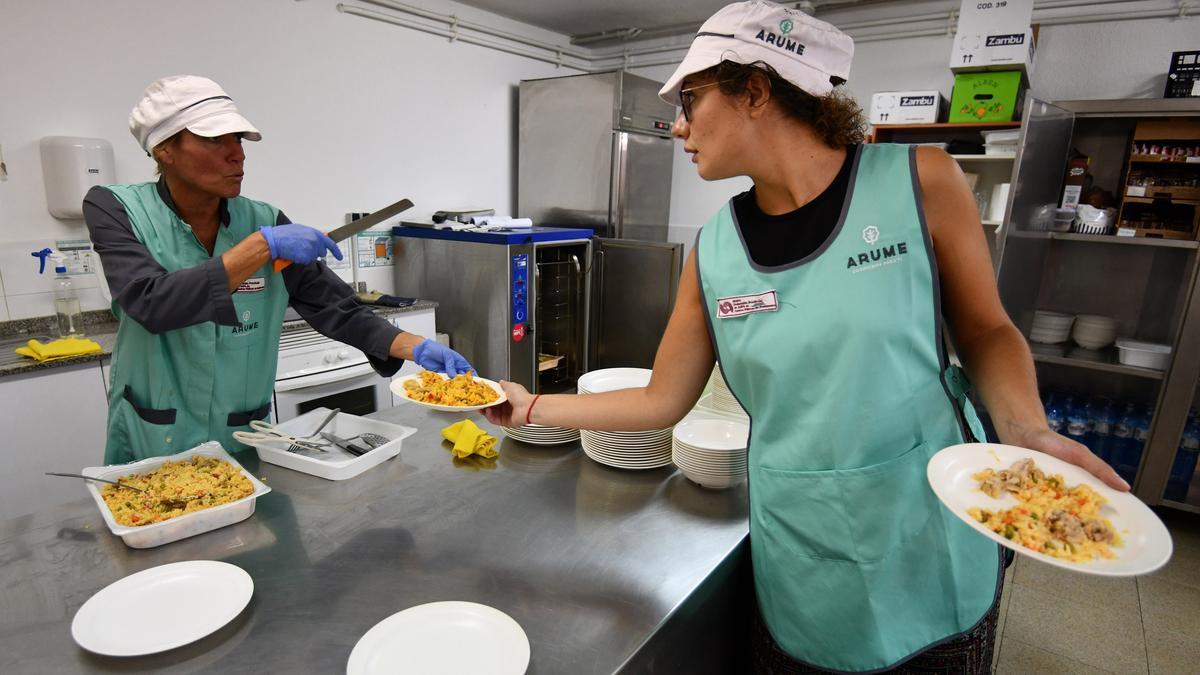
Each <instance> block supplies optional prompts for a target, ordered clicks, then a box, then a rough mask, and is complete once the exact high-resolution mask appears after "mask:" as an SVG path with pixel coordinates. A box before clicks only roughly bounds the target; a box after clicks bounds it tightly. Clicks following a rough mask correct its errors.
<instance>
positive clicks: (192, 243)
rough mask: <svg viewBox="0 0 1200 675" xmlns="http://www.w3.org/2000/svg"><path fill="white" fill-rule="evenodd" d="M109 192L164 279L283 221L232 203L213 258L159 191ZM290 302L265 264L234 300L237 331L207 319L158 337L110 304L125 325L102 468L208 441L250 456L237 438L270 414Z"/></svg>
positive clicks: (116, 355)
mask: <svg viewBox="0 0 1200 675" xmlns="http://www.w3.org/2000/svg"><path fill="white" fill-rule="evenodd" d="M106 188H107V189H108V190H109V191H111V192H112V193H113V194H114V195H116V197H117V199H118V200H120V202H121V204H123V205H124V206H125V212H126V213H127V214H128V215H129V222H130V224H131V225H132V226H133V232H134V234H135V235H136V236H137V238H138V240H139V241H141V242H142V243H143V244H144V245H145V246H146V248H147V249H148V250H149V251H150V254H151V255H152V256H154V259H155V260H156V261H157V262H158V264H159V265H162V266H163V267H164V268H165V269H166V270H167V272H176V271H178V270H182V269H186V268H189V267H195V266H197V265H200V264H203V263H204V262H206V261H208V260H209V259H210V258H211V257H212V256H219V255H221V254H222V253H224V252H225V251H228V250H229V249H230V248H233V246H235V245H236V244H237V243H238V242H240V241H242V240H243V239H245V238H246V237H248V236H250V235H251V234H253V233H254V232H255V231H256V230H257V229H258V228H259V227H260V226H262V225H274V224H275V219H276V217H277V216H278V210H277V209H275V208H274V207H272V206H271V205H269V204H265V203H262V202H256V201H253V200H250V199H246V198H244V197H235V198H233V199H229V200H227V202H226V203H227V205H228V209H229V218H230V221H229V226H228V227H224V226H222V227H219V228H217V241H216V245H215V247H214V248H213V253H212V255H211V256H210V255H209V253H208V251H207V250H206V249H205V248H204V246H203V245H202V244H201V243H200V240H199V239H197V238H196V235H195V234H194V233H193V232H192V228H191V226H189V225H188V224H187V223H185V222H183V220H181V219H180V218H179V216H178V215H177V214H176V213H175V212H174V211H172V210H171V208H170V207H168V206H167V205H166V204H165V203H164V202H163V200H162V199H161V198H160V197H159V195H158V188H157V186H156V185H155V184H154V183H142V184H139V185H109V186H106ZM196 292H197V293H204V292H207V289H205V288H197V289H196ZM164 301H165V302H170V300H164ZM287 303H288V293H287V289H286V288H285V287H284V284H283V278H282V276H280V275H278V274H273V273H272V271H271V266H270V264H269V263H268V264H267V265H264V266H263V267H261V268H259V269H258V270H256V271H255V272H254V274H252V275H251V276H250V278H249V279H247V280H246V281H245V282H243V283H242V285H241V287H240V288H239V289H238V291H237V292H236V293H234V294H233V304H234V307H236V308H237V316H238V321H239V323H238V325H236V326H222V325H218V324H216V323H214V322H212V321H205V322H203V323H197V324H193V325H190V326H186V327H184V328H178V329H175V330H169V331H166V332H162V333H158V334H155V333H151V332H150V331H149V330H147V329H146V328H145V327H144V326H142V325H141V324H140V323H138V322H137V321H135V320H134V319H132V318H131V317H129V316H128V315H127V314H125V313H124V311H123V310H122V309H121V307H120V306H119V305H118V304H117V303H116V302H115V301H114V302H113V305H112V309H113V313H114V314H116V316H117V319H118V321H119V322H120V325H119V328H118V329H117V342H116V346H115V347H114V349H113V360H112V367H111V372H110V373H109V377H110V380H111V384H110V387H109V395H108V442H107V444H106V446H105V451H104V461H105V462H106V463H108V464H115V463H123V462H130V461H133V460H136V459H142V458H145V457H155V456H159V455H169V454H173V453H176V452H181V451H183V450H187V449H189V448H192V447H194V446H196V445H199V444H200V443H203V442H205V441H218V442H220V443H221V445H222V446H223V447H224V448H225V449H226V450H229V451H235V450H240V449H242V448H244V447H245V446H243V445H242V444H241V443H238V442H237V441H235V440H233V437H232V434H233V432H234V431H239V430H243V431H244V430H247V429H248V426H247V425H248V424H249V423H250V421H251V420H255V419H263V418H265V417H266V416H267V414H268V413H269V412H270V405H271V397H272V392H273V391H274V383H275V366H276V363H277V362H278V355H279V331H280V328H281V326H282V324H283V313H284V311H285V310H286V309H287Z"/></svg>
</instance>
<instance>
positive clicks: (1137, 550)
mask: <svg viewBox="0 0 1200 675" xmlns="http://www.w3.org/2000/svg"><path fill="white" fill-rule="evenodd" d="M926 476H927V477H928V479H929V485H930V487H931V488H933V491H934V494H936V495H937V497H938V499H940V500H941V502H942V503H943V504H944V505H945V506H946V508H947V509H949V510H950V512H951V513H953V514H954V515H955V516H957V517H958V518H959V519H960V520H962V521H963V522H965V523H966V524H967V525H969V526H971V527H972V528H974V529H975V530H976V531H977V532H980V533H981V534H983V535H984V536H987V537H989V538H991V539H993V540H995V541H996V542H998V543H1000V544H1001V545H1003V546H1007V547H1009V548H1011V549H1013V550H1014V551H1016V552H1017V553H1021V554H1023V555H1027V556H1030V557H1032V558H1036V559H1038V560H1040V561H1042V562H1045V563H1048V564H1051V565H1055V566H1056V567H1062V568H1065V569H1070V570H1074V571H1076V572H1084V573H1087V574H1097V575H1101V576H1133V575H1138V574H1148V573H1150V572H1153V571H1154V570H1156V569H1158V568H1160V567H1162V566H1163V565H1165V564H1166V563H1167V561H1168V560H1169V559H1170V558H1171V552H1172V544H1171V536H1170V534H1169V533H1168V532H1167V528H1166V526H1165V525H1163V523H1162V521H1161V520H1159V518H1158V516H1156V515H1155V514H1154V512H1153V511H1151V510H1150V508H1149V507H1147V506H1146V505H1145V503H1143V502H1142V501H1141V500H1140V499H1138V498H1137V497H1135V496H1134V495H1133V494H1131V493H1128V492H1118V491H1116V490H1114V489H1112V488H1110V487H1108V486H1107V485H1104V484H1103V483H1102V482H1101V481H1100V480H1099V479H1098V478H1096V477H1095V476H1093V475H1091V474H1090V473H1088V472H1087V471H1085V470H1084V469H1083V468H1082V467H1078V466H1075V465H1074V464H1070V463H1068V462H1064V461H1062V460H1060V459H1058V458H1056V457H1053V456H1051V455H1047V454H1045V453H1042V452H1038V451H1036V450H1030V449H1027V448H1019V447H1016V446H1011V445H1001V444H998V443H963V444H961V445H954V446H951V447H949V448H945V449H943V450H941V451H940V452H938V453H937V454H936V455H934V456H933V458H931V459H930V460H929V464H928V466H927V468H926Z"/></svg>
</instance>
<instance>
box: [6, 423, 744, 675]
mask: <svg viewBox="0 0 1200 675" xmlns="http://www.w3.org/2000/svg"><path fill="white" fill-rule="evenodd" d="M372 417H376V418H379V419H383V420H385V421H390V422H398V423H401V424H406V425H409V426H413V427H416V428H417V429H418V430H419V431H418V433H417V434H416V435H414V436H412V437H410V438H408V439H406V440H405V441H404V445H403V449H402V451H401V454H400V456H398V457H396V458H394V459H392V460H389V461H388V462H385V463H384V464H382V465H380V466H378V467H376V468H374V469H371V470H370V471H368V472H367V473H364V474H362V475H360V476H358V477H355V478H352V479H350V480H346V481H339V482H333V481H326V480H322V479H320V478H316V477H313V476H309V475H307V474H302V473H297V472H294V471H290V470H287V469H284V468H282V467H277V466H273V465H270V464H265V463H259V462H258V460H257V458H256V457H255V456H254V455H253V453H243V455H245V456H244V457H239V458H238V459H239V461H242V462H243V463H244V465H245V466H246V467H247V469H249V470H251V471H252V472H254V473H255V475H257V476H260V477H263V478H264V479H265V480H266V482H267V484H268V485H270V486H271V487H272V488H273V491H272V492H271V493H270V494H268V495H266V496H265V497H263V498H261V499H260V500H259V502H258V508H257V512H256V513H255V514H254V515H253V516H251V517H250V518H249V519H248V520H246V521H243V522H241V523H238V524H236V525H232V526H229V527H226V528H223V529H220V530H216V531H214V532H210V533H207V534H203V535H199V536H197V537H192V538H190V539H185V540H182V541H179V542H175V543H172V544H167V545H165V546H162V547H159V548H157V549H148V550H135V549H130V548H127V547H126V546H125V544H124V543H122V541H121V540H120V539H118V538H116V537H113V536H112V535H111V534H110V533H109V532H108V530H107V528H106V527H105V525H104V522H103V520H102V519H101V518H100V515H99V513H98V512H97V510H96V506H95V505H94V503H93V502H92V501H91V500H90V499H84V496H85V492H84V488H83V487H82V486H80V495H81V499H80V500H79V501H78V502H74V503H72V504H69V505H66V506H63V507H60V508H57V509H54V510H51V511H44V512H40V513H35V514H33V515H31V516H27V517H22V518H18V519H14V520H9V521H6V522H3V523H0V607H2V608H3V610H2V611H0V672H11V673H25V672H38V673H42V672H54V673H63V672H106V671H119V672H124V671H137V672H152V671H159V670H162V671H166V670H170V671H171V672H188V673H194V672H222V673H241V672H289V673H301V672H303V673H308V672H320V673H333V672H344V669H345V664H346V659H347V658H348V657H349V655H350V650H351V649H352V648H353V647H354V644H355V642H357V641H358V639H359V638H360V637H361V636H362V635H363V634H364V633H365V632H366V631H367V630H368V629H370V628H371V626H373V625H375V624H376V623H377V622H379V621H380V620H382V619H384V618H385V617H387V616H389V615H391V614H393V613H395V612H397V611H400V610H402V609H405V608H407V607H412V606H414V605H418V604H422V603H426V602H433V601H438V600H466V601H473V602H480V603H484V604H487V605H491V606H493V607H496V608H498V609H500V610H502V611H504V612H506V613H508V614H509V615H510V616H512V617H513V618H514V619H516V621H517V622H518V623H520V624H521V626H522V627H523V628H524V630H525V632H526V634H527V635H528V636H529V641H530V645H531V650H532V659H531V662H530V667H529V672H530V673H610V672H615V671H618V670H621V669H624V670H626V671H638V672H641V671H653V670H657V671H659V672H677V671H679V668H677V667H675V666H677V665H679V664H683V663H685V662H686V661H688V657H687V655H686V654H685V655H680V654H679V653H678V646H679V645H680V644H683V645H688V646H687V647H686V649H688V650H691V651H694V652H696V653H700V652H702V651H703V650H704V649H713V648H714V647H713V641H712V640H705V639H703V638H702V636H701V635H698V634H697V633H696V632H695V631H693V630H690V629H688V628H687V626H684V625H683V622H686V621H694V620H696V619H697V616H699V615H703V614H704V612H705V611H706V610H707V611H708V615H707V618H706V619H704V620H703V621H700V622H699V623H704V624H705V625H707V626H708V628H709V629H710V631H711V630H716V631H721V630H728V631H736V630H737V628H736V627H727V628H723V626H728V625H729V624H730V623H741V622H742V619H741V618H740V617H738V618H736V619H735V620H734V621H733V622H731V621H730V618H731V617H729V616H728V615H727V614H725V615H721V616H715V615H714V613H716V612H718V611H723V610H719V608H720V607H722V605H721V604H720V603H719V602H717V601H715V600H713V598H719V597H723V598H726V599H728V598H729V597H730V596H731V593H730V591H729V589H728V588H727V587H728V586H729V585H730V583H731V581H730V580H731V579H732V578H734V576H735V574H734V572H733V570H734V568H736V567H739V566H741V565H742V563H740V562H739V560H740V559H744V557H745V555H744V546H743V540H744V539H745V537H746V534H747V524H746V517H747V504H746V491H745V487H744V486H742V487H740V488H737V489H733V490H727V491H709V490H705V489H703V488H700V487H698V486H696V485H694V484H692V483H689V482H688V481H686V480H685V479H684V477H683V476H682V475H681V474H679V473H676V472H674V471H673V469H669V468H668V469H659V470H655V471H645V472H632V471H622V470H619V469H611V468H608V467H605V466H602V465H600V464H597V463H595V462H593V461H592V460H590V459H588V458H587V457H586V456H585V455H584V454H583V451H582V449H581V447H580V446H579V445H578V444H577V443H576V444H574V445H567V446H560V447H557V448H544V447H535V446H526V445H522V444H519V443H516V442H515V441H512V440H511V439H507V438H505V437H504V436H503V435H502V433H501V432H500V430H499V429H497V428H495V427H492V426H491V425H489V424H488V423H487V422H486V420H483V419H482V418H480V417H479V416H472V419H473V420H474V421H476V422H477V423H478V424H479V425H480V426H482V427H484V428H485V429H487V430H489V431H491V432H492V433H494V434H496V435H497V437H499V438H501V439H502V440H501V441H500V446H499V447H500V457H499V458H498V459H497V460H495V461H494V462H475V461H455V460H454V459H453V458H452V456H451V454H450V452H449V450H448V447H447V446H448V444H447V446H444V445H443V444H442V441H441V437H440V435H439V431H440V429H441V428H442V427H444V426H446V425H447V424H450V423H452V422H455V421H457V420H458V419H461V417H462V415H460V414H453V413H437V412H430V411H427V410H425V409H423V408H419V407H417V406H415V405H407V406H400V407H397V408H393V409H391V410H386V411H383V412H380V413H376V414H375V415H372ZM67 468H71V467H67ZM30 480H43V479H42V478H41V477H30ZM44 480H61V479H50V478H45V479H44ZM193 559H211V560H223V561H226V562H229V563H232V564H235V565H238V566H240V567H242V568H243V569H245V570H246V571H247V572H248V573H249V574H250V575H251V577H253V579H254V583H255V588H254V598H253V600H252V601H251V603H250V605H249V606H248V607H247V608H246V610H245V611H244V612H243V613H242V614H241V615H240V616H239V617H238V618H237V619H236V620H234V621H233V622H232V623H231V624H229V625H227V626H225V627H224V628H223V629H221V630H220V631H218V632H217V633H215V634H213V635H210V636H208V637H206V638H204V639H203V640H200V641H199V642H196V643H193V644H191V645H188V646H185V647H181V648H179V649H176V650H173V651H170V652H166V653H163V654H159V655H152V656H145V657H136V658H122V659H117V658H109V657H99V656H95V655H93V654H90V653H88V652H85V651H83V650H82V649H80V648H79V647H78V646H76V644H75V643H74V641H73V640H72V639H71V634H70V625H71V619H72V617H73V616H74V615H75V612H76V610H78V609H79V607H80V606H81V605H82V604H83V603H84V602H85V601H86V600H87V599H88V598H89V597H91V595H92V594H93V593H95V592H96V591H97V590H99V589H100V588H103V587H104V586H106V585H108V584H109V583H112V582H113V581H116V580H117V579H119V578H121V577H123V576H126V575H128V574H131V573H133V572H137V571H140V570H143V569H146V568H149V567H154V566H156V565H162V564H165V563H170V562H176V561H180V560H193ZM734 594H735V595H736V593H734ZM742 595H744V593H742ZM180 611H183V612H186V611H187V608H180ZM147 620H150V621H162V620H167V619H166V618H165V617H142V616H139V615H138V613H137V610H136V608H131V609H130V613H129V627H130V630H137V624H138V622H140V621H147ZM698 625H699V624H698ZM696 630H700V629H699V628H697V629H696ZM665 643H668V644H665ZM470 647H471V646H470V645H463V648H464V649H470ZM694 661H695V659H694V658H693V659H692V662H694ZM672 664H675V665H674V666H673V665H672ZM712 665H713V662H711V661H709V666H712ZM692 672H695V671H694V670H693V671H692Z"/></svg>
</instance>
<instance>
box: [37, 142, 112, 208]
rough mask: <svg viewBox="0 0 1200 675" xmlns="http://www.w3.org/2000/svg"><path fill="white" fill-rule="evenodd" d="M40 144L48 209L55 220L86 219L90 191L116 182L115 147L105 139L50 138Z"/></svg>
mask: <svg viewBox="0 0 1200 675" xmlns="http://www.w3.org/2000/svg"><path fill="white" fill-rule="evenodd" d="M39 145H40V147H41V150H42V179H43V180H44V182H45V183H46V208H47V209H48V210H49V211H50V215H52V216H54V217H55V218H82V217H83V196H84V195H85V194H87V191H88V190H89V189H91V187H92V186H93V185H108V184H112V183H115V182H116V176H115V175H114V174H115V172H114V169H113V149H112V144H111V143H109V142H108V141H106V140H104V139H103V138H81V137H79V136H46V137H44V138H42V140H41V142H40V143H39Z"/></svg>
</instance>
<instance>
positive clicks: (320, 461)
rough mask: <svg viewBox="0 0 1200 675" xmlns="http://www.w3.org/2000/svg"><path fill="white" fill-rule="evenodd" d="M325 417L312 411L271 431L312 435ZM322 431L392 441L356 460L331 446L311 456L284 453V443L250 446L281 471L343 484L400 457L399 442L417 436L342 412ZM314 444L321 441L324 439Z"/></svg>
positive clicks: (406, 429)
mask: <svg viewBox="0 0 1200 675" xmlns="http://www.w3.org/2000/svg"><path fill="white" fill-rule="evenodd" d="M328 414H329V408H314V409H312V410H310V411H308V412H306V413H304V414H303V415H301V416H299V417H295V418H293V419H290V420H288V421H286V422H282V423H280V424H277V425H275V428H276V429H277V430H279V431H281V432H283V433H285V434H290V435H293V436H301V437H303V436H306V435H307V434H310V433H312V431H313V429H316V428H317V425H319V424H320V423H321V420H323V419H325V417H326V416H327V415H328ZM322 431H324V432H326V433H329V434H332V435H334V436H337V437H338V438H350V437H352V436H356V435H358V434H362V433H375V434H380V435H382V436H386V437H388V438H390V439H392V440H391V441H389V442H388V443H385V444H383V445H381V446H379V447H377V448H374V449H372V450H371V451H370V452H367V453H364V454H362V455H358V456H355V455H352V454H350V453H349V452H346V451H345V450H342V449H341V448H338V447H336V446H333V445H331V446H330V447H329V451H328V452H325V453H317V454H315V455H313V456H309V455H307V454H305V455H301V454H297V453H294V452H288V450H287V444H286V443H254V444H253V445H254V447H255V449H257V450H258V458H259V460H261V461H263V462H267V463H268V464H275V465H277V466H282V467H284V468H285V469H291V470H293V471H299V472H301V473H307V474H310V475H313V476H317V477H318V478H324V479H326V480H346V479H347V478H353V477H355V476H357V475H358V474H360V473H363V472H364V471H366V470H368V469H371V468H373V467H376V466H379V465H380V464H382V463H384V462H386V461H387V460H389V459H391V458H393V457H395V456H396V455H398V454H400V443H401V441H403V440H404V439H405V438H408V437H409V436H411V435H413V434H415V433H417V430H416V429H414V428H412V427H406V426H403V425H400V424H390V423H388V422H381V421H379V420H371V419H367V418H365V417H359V416H358V415H351V414H349V413H342V412H340V413H338V414H337V416H336V417H334V418H333V420H332V421H330V423H329V424H328V425H326V426H325V428H324V429H322ZM317 440H322V441H323V440H324V439H317ZM358 445H364V446H365V445H366V444H365V443H358Z"/></svg>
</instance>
